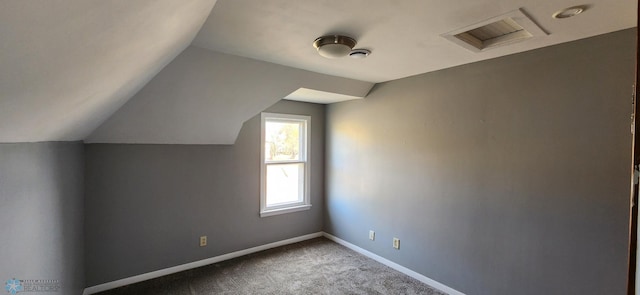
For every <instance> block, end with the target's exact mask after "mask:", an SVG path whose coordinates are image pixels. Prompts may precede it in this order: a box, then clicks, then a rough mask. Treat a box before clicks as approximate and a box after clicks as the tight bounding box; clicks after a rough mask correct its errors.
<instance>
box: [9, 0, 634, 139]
mask: <svg viewBox="0 0 640 295" xmlns="http://www.w3.org/2000/svg"><path fill="white" fill-rule="evenodd" d="M577 4H587V5H589V8H588V9H587V10H586V11H585V12H584V13H582V14H581V15H579V16H577V17H574V18H569V19H564V20H558V19H553V18H552V17H551V15H552V14H553V13H554V12H555V11H557V10H559V9H562V8H566V7H570V6H574V5H577ZM214 5H215V7H214ZM212 8H213V9H212ZM520 8H521V9H523V10H524V11H525V12H526V13H527V14H529V15H530V16H531V17H532V18H533V20H534V21H535V22H536V23H538V24H539V25H540V26H541V27H542V28H543V29H544V30H546V31H547V32H548V33H549V35H548V36H544V37H539V38H532V39H530V40H527V41H525V42H521V43H517V44H513V45H510V46H506V47H501V48H497V49H493V50H489V51H486V52H481V53H474V52H471V51H469V50H466V49H464V48H462V47H459V46H457V45H455V44H453V43H451V42H449V41H447V40H445V39H444V38H443V37H441V34H443V33H447V32H450V31H453V30H456V29H459V28H461V27H466V26H468V25H471V24H474V23H478V22H481V21H483V20H486V19H489V18H491V17H494V16H496V15H500V14H503V13H506V12H509V11H512V10H515V9H520ZM636 11H637V2H636V1H635V0H615V1H611V0H591V2H589V3H576V2H575V1H572V0H557V1H539V0H477V1H446V0H435V1H424V0H403V1H388V0H353V1H351V0H350V1H343V0H317V1H293V0H218V1H216V0H189V1H177V0H135V1H119V0H103V1H99V0H15V1H1V2H0V142H33V141H65V140H85V139H86V141H87V142H114V143H117V142H122V143H180V144H194V143H233V141H234V140H235V137H236V136H237V132H238V130H239V129H240V126H241V125H242V123H243V121H244V120H246V119H248V118H250V117H251V116H253V115H255V114H257V113H258V112H260V111H261V110H262V109H264V108H266V107H267V106H269V105H271V104H272V103H274V102H276V101H277V100H278V99H281V98H285V97H288V98H290V99H300V100H305V99H306V100H307V101H318V100H317V99H318V98H320V99H325V98H324V97H322V96H324V95H325V94H331V93H334V94H337V95H335V96H334V97H333V99H335V100H341V99H345V98H348V99H351V98H354V97H362V96H364V95H366V93H367V91H368V90H369V89H370V88H371V87H372V86H373V83H378V82H383V81H388V80H393V79H398V78H402V77H406V76H411V75H416V74H421V73H425V72H430V71H435V70H439V69H443V68H447V67H453V66H456V65H461V64H465V63H470V62H475V61H480V60H485V59H489V58H495V57H499V56H503V55H508V54H514V53H518V52H522V51H526V50H532V49H536V48H540V47H544V46H550V45H554V44H559V43H563V42H568V41H573V40H577V39H581V38H587V37H591V36H595V35H599V34H605V33H609V32H613V31H617V30H622V29H626V28H630V27H634V26H635V25H636ZM205 20H206V22H205ZM203 24H204V25H203ZM201 28H202V29H201ZM332 33H341V34H347V35H350V36H352V37H355V38H356V39H358V45H357V46H356V47H360V48H367V49H370V50H372V51H373V53H372V55H371V56H369V57H368V58H366V59H361V60H355V59H349V58H342V59H335V60H329V59H325V58H322V57H320V56H319V55H318V54H317V52H315V49H314V48H313V47H312V46H311V43H312V42H313V40H314V38H316V37H318V36H321V35H325V34H332ZM196 35H197V37H196ZM190 44H191V45H193V46H191V47H189V45H190ZM185 49H186V50H185ZM181 52H183V53H182V54H181ZM176 57H177V59H175V61H174V62H171V61H172V60H174V58H176ZM170 62H171V64H170ZM165 66H166V67H165ZM163 68H164V69H163ZM319 73H322V74H319ZM154 77H155V78H154ZM363 81H364V82H363ZM145 85H146V86H145ZM305 93H306V94H305ZM309 94H311V96H312V97H299V96H301V95H302V96H305V95H307V96H309ZM324 101H326V100H324ZM329 101H332V100H329ZM103 123H104V124H103Z"/></svg>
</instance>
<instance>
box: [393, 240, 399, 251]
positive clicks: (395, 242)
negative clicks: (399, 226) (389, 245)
mask: <svg viewBox="0 0 640 295" xmlns="http://www.w3.org/2000/svg"><path fill="white" fill-rule="evenodd" d="M393 248H396V249H398V250H400V239H398V238H393Z"/></svg>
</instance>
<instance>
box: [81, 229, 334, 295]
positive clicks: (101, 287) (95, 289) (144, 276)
mask: <svg viewBox="0 0 640 295" xmlns="http://www.w3.org/2000/svg"><path fill="white" fill-rule="evenodd" d="M323 234H324V233H323V232H317V233H313V234H308V235H304V236H299V237H295V238H291V239H286V240H282V241H278V242H273V243H269V244H266V245H262V246H257V247H253V248H249V249H244V250H240V251H236V252H232V253H228V254H224V255H220V256H216V257H211V258H207V259H203V260H198V261H194V262H190V263H185V264H181V265H178V266H174V267H169V268H165V269H161V270H156V271H152V272H148V273H144V274H141V275H137V276H133V277H128V278H124V279H121V280H117V281H113V282H108V283H104V284H100V285H96V286H91V287H88V288H85V289H84V292H82V294H83V295H89V294H94V293H98V292H102V291H106V290H110V289H114V288H117V287H122V286H125V285H130V284H134V283H139V282H142V281H146V280H150V279H155V278H158V277H161V276H166V275H170V274H172V273H176V272H181V271H185V270H189V269H192V268H196V267H201V266H205V265H209V264H213V263H217V262H220V261H224V260H229V259H232V258H236V257H240V256H244V255H247V254H251V253H256V252H260V251H264V250H268V249H271V248H275V247H280V246H284V245H289V244H293V243H297V242H302V241H305V240H309V239H313V238H318V237H322V236H323Z"/></svg>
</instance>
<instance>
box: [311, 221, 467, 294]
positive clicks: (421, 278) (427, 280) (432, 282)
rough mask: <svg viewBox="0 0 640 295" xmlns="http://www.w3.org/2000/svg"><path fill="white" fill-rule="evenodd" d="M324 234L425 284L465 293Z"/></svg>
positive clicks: (447, 291)
mask: <svg viewBox="0 0 640 295" xmlns="http://www.w3.org/2000/svg"><path fill="white" fill-rule="evenodd" d="M323 235H324V237H325V238H327V239H329V240H332V241H334V242H336V243H338V244H340V245H343V246H345V247H347V248H349V249H351V250H353V251H356V252H358V253H360V254H362V255H364V256H367V257H369V258H371V259H373V260H376V261H378V262H380V263H382V264H384V265H386V266H388V267H391V268H393V269H395V270H397V271H399V272H401V273H404V274H406V275H408V276H410V277H412V278H414V279H416V280H418V281H421V282H423V283H425V284H427V285H429V286H431V287H434V288H436V289H438V290H440V291H442V292H445V293H448V294H449V295H465V294H464V293H462V292H460V291H458V290H455V289H453V288H451V287H449V286H447V285H445V284H442V283H440V282H438V281H435V280H432V279H430V278H428V277H425V276H423V275H421V274H419V273H417V272H415V271H413V270H410V269H408V268H406V267H404V266H402V265H400V264H397V263H395V262H393V261H391V260H389V259H386V258H384V257H382V256H379V255H376V254H374V253H372V252H369V251H367V250H365V249H362V248H360V247H358V246H356V245H354V244H351V243H349V242H347V241H345V240H343V239H340V238H338V237H336V236H333V235H331V234H328V233H323Z"/></svg>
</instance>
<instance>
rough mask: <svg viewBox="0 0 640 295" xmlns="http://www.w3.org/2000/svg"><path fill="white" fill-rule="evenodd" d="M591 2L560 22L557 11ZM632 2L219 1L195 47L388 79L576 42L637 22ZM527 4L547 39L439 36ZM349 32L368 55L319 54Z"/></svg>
mask: <svg viewBox="0 0 640 295" xmlns="http://www.w3.org/2000/svg"><path fill="white" fill-rule="evenodd" d="M582 4H587V5H590V6H591V7H590V8H589V9H588V10H586V11H585V12H584V13H582V14H580V15H578V16H576V17H574V18H569V19H564V20H558V19H554V18H552V17H551V16H552V14H553V13H554V12H556V11H558V10H560V9H563V8H567V7H571V6H575V5H582ZM636 7H637V2H636V1H635V0H585V2H582V1H576V0H555V1H540V0H473V1H462V0H429V1H426V0H395V1H394V0H349V1H344V0H313V1H293V0H219V1H218V3H217V4H216V6H215V8H214V9H213V11H212V13H211V15H210V16H209V18H208V19H207V21H206V23H205V24H204V26H203V28H202V30H200V32H199V33H198V36H197V37H196V39H195V40H194V43H193V44H194V45H195V46H199V47H203V48H207V49H211V50H215V51H220V52H225V53H229V54H234V55H240V56H245V57H250V58H254V59H259V60H264V61H269V62H273V63H277V64H282V65H287V66H290V67H296V68H301V69H306V70H310V71H316V72H320V73H325V74H329V75H336V76H341V77H348V78H352V79H359V80H364V81H370V82H383V81H388V80H394V79H399V78H403V77H407V76H412V75H416V74H421V73H425V72H430V71H435V70H439V69H443V68H448V67H452V66H456V65H461V64H466V63H471V62H476V61H480V60H484V59H489V58H495V57H498V56H503V55H508V54H513V53H517V52H522V51H526V50H531V49H535V48H540V47H544V46H549V45H554V44H558V43H562V42H568V41H573V40H577V39H582V38H587V37H591V36H595V35H600V34H604V33H609V32H613V31H617V30H622V29H626V28H631V27H635V26H636V11H637V10H636ZM519 8H522V9H523V10H524V11H525V12H526V13H528V14H529V15H530V16H531V17H532V19H533V20H534V21H536V22H537V23H538V24H539V25H540V26H541V27H542V28H543V29H544V30H546V31H547V32H548V33H550V34H549V35H548V36H545V37H540V38H533V39H530V40H527V41H525V42H522V43H518V44H514V45H511V46H507V47H503V48H497V49H492V50H489V51H486V52H482V53H473V52H471V51H468V50H466V49H464V48H462V47H459V46H457V45H455V44H453V43H451V42H449V41H447V40H446V39H444V38H443V37H441V36H440V35H441V34H444V33H447V32H450V31H453V30H456V29H459V28H462V27H466V26H469V25H472V24H475V23H478V22H481V21H483V20H486V19H489V18H492V17H494V16H497V15H500V14H504V13H507V12H509V11H512V10H516V9H519ZM334 33H340V34H346V35H348V36H351V37H354V38H356V40H358V44H357V45H356V48H367V49H370V50H371V51H372V52H373V53H372V55H371V56H369V57H368V58H366V59H363V60H357V59H356V60H354V59H349V58H341V59H336V60H329V59H325V58H322V57H320V56H319V55H318V54H317V53H316V52H315V49H314V48H313V47H312V45H311V44H312V42H313V41H314V39H315V38H316V37H319V36H321V35H326V34H334Z"/></svg>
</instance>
